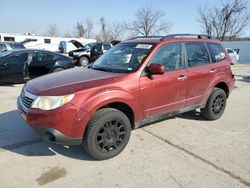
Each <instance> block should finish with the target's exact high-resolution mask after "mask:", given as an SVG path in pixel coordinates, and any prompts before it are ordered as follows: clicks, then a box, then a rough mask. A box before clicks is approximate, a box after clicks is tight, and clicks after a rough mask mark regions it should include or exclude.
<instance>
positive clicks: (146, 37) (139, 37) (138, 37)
mask: <svg viewBox="0 0 250 188" xmlns="http://www.w3.org/2000/svg"><path fill="white" fill-rule="evenodd" d="M163 37H164V36H137V37H132V38H129V39H127V40H133V39H149V38H163Z"/></svg>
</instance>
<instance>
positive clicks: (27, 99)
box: [19, 88, 37, 109]
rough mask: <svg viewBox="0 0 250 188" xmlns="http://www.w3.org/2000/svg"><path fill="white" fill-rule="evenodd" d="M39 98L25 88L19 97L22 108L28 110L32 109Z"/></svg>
mask: <svg viewBox="0 0 250 188" xmlns="http://www.w3.org/2000/svg"><path fill="white" fill-rule="evenodd" d="M36 98H37V96H36V95H33V94H32V93H30V92H28V91H27V90H26V89H25V88H23V90H22V93H21V95H20V97H19V102H20V104H21V106H23V107H24V108H26V109H30V108H31V106H32V103H33V102H34V100H35V99H36Z"/></svg>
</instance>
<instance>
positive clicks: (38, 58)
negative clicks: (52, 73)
mask: <svg viewBox="0 0 250 188" xmlns="http://www.w3.org/2000/svg"><path fill="white" fill-rule="evenodd" d="M53 57H54V56H53V55H51V54H47V53H44V52H36V53H35V54H34V57H33V61H35V62H44V61H53Z"/></svg>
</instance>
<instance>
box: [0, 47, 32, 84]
mask: <svg viewBox="0 0 250 188" xmlns="http://www.w3.org/2000/svg"><path fill="white" fill-rule="evenodd" d="M27 57H28V53H27V52H22V53H14V54H11V55H9V56H7V57H5V58H2V59H1V62H0V69H1V70H0V72H1V76H0V77H1V81H4V82H21V81H23V70H24V63H25V61H26V60H27Z"/></svg>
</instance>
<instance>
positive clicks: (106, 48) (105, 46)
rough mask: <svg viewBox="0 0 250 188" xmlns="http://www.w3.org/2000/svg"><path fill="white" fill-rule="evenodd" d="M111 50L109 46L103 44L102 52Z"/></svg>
mask: <svg viewBox="0 0 250 188" xmlns="http://www.w3.org/2000/svg"><path fill="white" fill-rule="evenodd" d="M110 48H111V45H110V44H103V50H109V49H110Z"/></svg>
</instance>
